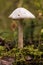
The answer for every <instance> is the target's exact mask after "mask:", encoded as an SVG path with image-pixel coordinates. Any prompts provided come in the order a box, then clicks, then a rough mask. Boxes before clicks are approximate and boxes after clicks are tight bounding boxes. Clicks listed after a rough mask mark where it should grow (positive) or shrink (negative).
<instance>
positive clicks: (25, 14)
mask: <svg viewBox="0 0 43 65" xmlns="http://www.w3.org/2000/svg"><path fill="white" fill-rule="evenodd" d="M9 18H12V19H15V20H17V21H18V48H19V49H22V48H23V26H22V24H21V22H23V19H26V18H35V16H34V15H33V14H32V13H31V12H30V11H28V10H27V9H25V8H22V7H19V8H17V9H15V10H14V11H13V12H12V13H11V15H10V16H9Z"/></svg>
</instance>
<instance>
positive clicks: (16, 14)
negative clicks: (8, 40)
mask: <svg viewBox="0 0 43 65" xmlns="http://www.w3.org/2000/svg"><path fill="white" fill-rule="evenodd" d="M9 18H12V19H20V18H21V19H24V18H35V16H34V15H33V14H32V13H31V12H30V11H28V10H26V9H25V8H22V7H21V8H17V9H15V10H14V11H13V12H12V13H11V15H10V16H9Z"/></svg>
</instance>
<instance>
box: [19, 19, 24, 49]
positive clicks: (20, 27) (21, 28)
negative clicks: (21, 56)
mask: <svg viewBox="0 0 43 65" xmlns="http://www.w3.org/2000/svg"><path fill="white" fill-rule="evenodd" d="M21 22H22V20H20V21H19V22H18V48H19V49H22V48H23V26H22V24H21Z"/></svg>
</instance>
